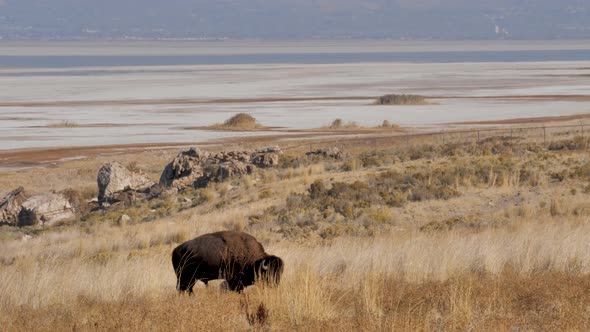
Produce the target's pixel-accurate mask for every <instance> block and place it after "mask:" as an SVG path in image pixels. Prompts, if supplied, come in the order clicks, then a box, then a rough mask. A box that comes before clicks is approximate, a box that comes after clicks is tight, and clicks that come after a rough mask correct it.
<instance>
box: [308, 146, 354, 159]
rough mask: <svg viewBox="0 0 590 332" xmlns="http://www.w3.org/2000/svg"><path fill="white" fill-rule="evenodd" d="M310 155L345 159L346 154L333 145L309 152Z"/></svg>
mask: <svg viewBox="0 0 590 332" xmlns="http://www.w3.org/2000/svg"><path fill="white" fill-rule="evenodd" d="M306 155H307V156H308V157H321V158H325V159H335V160H343V159H344V158H345V157H346V154H345V153H344V152H342V151H341V150H340V149H338V148H337V147H331V148H327V149H317V150H315V151H310V152H307V153H306Z"/></svg>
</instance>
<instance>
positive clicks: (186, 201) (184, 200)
mask: <svg viewBox="0 0 590 332" xmlns="http://www.w3.org/2000/svg"><path fill="white" fill-rule="evenodd" d="M178 201H179V202H180V203H186V204H192V203H193V200H192V199H190V198H188V197H182V198H181V199H179V200H178Z"/></svg>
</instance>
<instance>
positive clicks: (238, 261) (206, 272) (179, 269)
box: [172, 231, 283, 294]
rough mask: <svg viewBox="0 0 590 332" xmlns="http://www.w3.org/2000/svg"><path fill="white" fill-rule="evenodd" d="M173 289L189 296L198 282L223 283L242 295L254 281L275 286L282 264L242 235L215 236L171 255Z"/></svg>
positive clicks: (199, 239)
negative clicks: (220, 281)
mask: <svg viewBox="0 0 590 332" xmlns="http://www.w3.org/2000/svg"><path fill="white" fill-rule="evenodd" d="M172 265H173V266H174V271H175V272H176V279H177V282H176V289H177V290H178V291H179V292H188V293H189V294H192V292H193V286H194V285H195V283H196V282H197V280H201V281H202V282H204V283H205V284H207V282H208V281H209V280H214V279H225V280H226V281H227V284H228V286H229V288H230V289H231V290H233V291H237V292H241V291H242V290H243V289H244V288H245V287H247V286H250V285H252V284H253V283H254V281H255V280H260V281H263V282H265V283H267V284H270V285H277V284H278V283H279V281H280V279H281V274H282V273H283V261H282V260H281V259H280V258H279V257H277V256H273V255H269V254H267V253H266V252H265V251H264V248H263V247H262V244H260V242H258V241H257V240H256V239H255V238H254V237H253V236H252V235H249V234H246V233H243V232H231V231H225V232H217V233H210V234H205V235H201V236H199V237H196V238H194V239H192V240H190V241H187V242H184V243H183V244H181V245H179V246H178V247H176V248H175V249H174V250H173V251H172Z"/></svg>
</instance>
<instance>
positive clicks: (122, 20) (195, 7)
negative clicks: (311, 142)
mask: <svg viewBox="0 0 590 332" xmlns="http://www.w3.org/2000/svg"><path fill="white" fill-rule="evenodd" d="M0 37H2V38H4V39H129V38H131V39H133V38H137V39H162V38H168V39H215V38H237V39H240V38H256V39H304V38H377V39H380V38H391V39H503V38H506V39H573V38H590V2H589V1H587V0H561V1H555V0H513V1H508V0H496V1H491V0H479V1H477V0H473V1H467V0H440V1H434V0H393V1H391V0H390V1H387V0H167V1H163V0H100V1H96V0H0Z"/></svg>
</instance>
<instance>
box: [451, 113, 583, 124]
mask: <svg viewBox="0 0 590 332" xmlns="http://www.w3.org/2000/svg"><path fill="white" fill-rule="evenodd" d="M589 118H590V114H576V115H563V116H543V117H538V118H516V119H504V120H489V121H465V122H451V123H446V124H449V125H511V124H537V123H545V122H567V121H573V120H583V119H589Z"/></svg>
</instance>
